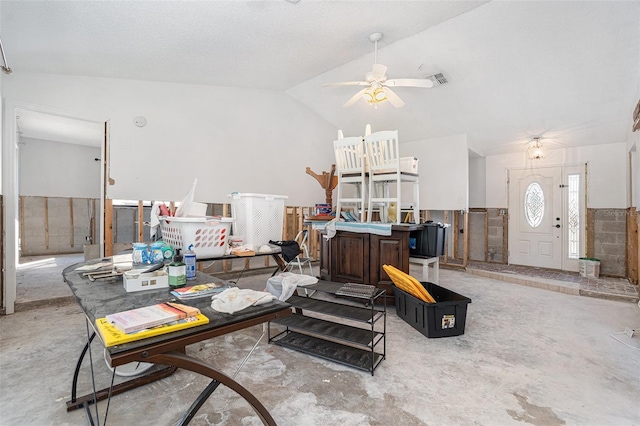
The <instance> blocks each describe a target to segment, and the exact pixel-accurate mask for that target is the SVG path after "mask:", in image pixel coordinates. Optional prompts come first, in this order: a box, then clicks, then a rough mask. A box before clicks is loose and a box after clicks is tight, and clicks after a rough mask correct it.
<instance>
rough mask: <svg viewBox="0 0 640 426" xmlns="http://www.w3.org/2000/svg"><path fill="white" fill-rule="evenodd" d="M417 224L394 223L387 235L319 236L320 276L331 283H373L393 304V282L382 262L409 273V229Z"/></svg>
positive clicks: (340, 232) (345, 232) (338, 234)
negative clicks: (328, 238) (329, 237)
mask: <svg viewBox="0 0 640 426" xmlns="http://www.w3.org/2000/svg"><path fill="white" fill-rule="evenodd" d="M414 229H417V225H394V226H393V227H392V229H391V235H390V236H382V235H376V234H368V233H356V232H347V231H337V232H336V235H335V236H334V237H333V238H331V239H330V240H327V239H325V238H322V239H321V241H322V242H321V249H320V278H321V279H323V280H327V281H334V282H341V283H346V282H353V283H361V284H369V285H375V286H376V287H378V288H381V289H383V290H385V291H386V298H387V303H388V304H393V303H394V294H393V285H392V283H391V279H390V278H389V276H388V275H387V273H386V272H385V271H384V269H382V265H392V266H395V267H396V268H398V269H400V270H401V271H404V272H407V273H409V232H410V231H413V230H414Z"/></svg>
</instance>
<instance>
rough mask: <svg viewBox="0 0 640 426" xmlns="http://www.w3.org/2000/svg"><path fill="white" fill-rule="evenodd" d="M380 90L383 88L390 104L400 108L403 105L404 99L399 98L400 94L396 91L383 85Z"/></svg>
mask: <svg viewBox="0 0 640 426" xmlns="http://www.w3.org/2000/svg"><path fill="white" fill-rule="evenodd" d="M382 90H384V94H385V95H386V96H387V99H388V100H389V102H391V105H393V106H394V107H396V108H402V107H403V106H404V101H403V100H402V99H400V96H398V95H396V92H394V91H393V90H391V89H389V88H388V87H384V88H383V89H382Z"/></svg>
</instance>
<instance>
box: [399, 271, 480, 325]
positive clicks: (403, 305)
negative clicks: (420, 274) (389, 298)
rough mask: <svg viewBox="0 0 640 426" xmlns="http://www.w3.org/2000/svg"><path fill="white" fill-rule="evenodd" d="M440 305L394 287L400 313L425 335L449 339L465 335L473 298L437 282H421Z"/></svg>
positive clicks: (408, 322)
mask: <svg viewBox="0 0 640 426" xmlns="http://www.w3.org/2000/svg"><path fill="white" fill-rule="evenodd" d="M421 284H422V285H423V286H424V288H426V289H427V291H428V292H429V293H430V294H431V296H433V298H434V299H435V300H436V303H426V302H423V301H422V300H420V299H417V298H415V297H413V296H412V295H410V294H409V293H406V292H404V291H402V290H400V289H399V288H397V287H394V289H393V294H394V297H395V305H396V313H397V314H398V316H399V317H400V318H402V319H403V320H404V321H405V322H406V323H407V324H409V325H410V326H412V327H413V328H415V329H416V330H418V331H419V332H420V333H422V334H424V335H425V336H427V337H429V338H431V337H449V336H459V335H461V334H464V327H465V323H466V320H467V305H468V304H469V303H471V299H469V298H468V297H465V296H462V295H460V294H458V293H455V292H453V291H451V290H448V289H446V288H444V287H440V286H439V285H437V284H433V283H426V282H423V283H421Z"/></svg>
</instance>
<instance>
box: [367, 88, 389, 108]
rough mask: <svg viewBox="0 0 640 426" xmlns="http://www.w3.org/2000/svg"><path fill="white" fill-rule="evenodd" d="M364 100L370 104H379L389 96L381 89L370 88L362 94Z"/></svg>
mask: <svg viewBox="0 0 640 426" xmlns="http://www.w3.org/2000/svg"><path fill="white" fill-rule="evenodd" d="M362 99H364V100H365V101H367V102H369V103H370V104H372V105H374V104H379V103H382V102H384V101H386V100H387V94H386V93H384V90H382V89H381V88H376V89H373V88H371V87H369V88H368V89H367V90H365V91H364V92H363V93H362Z"/></svg>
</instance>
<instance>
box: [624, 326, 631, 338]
mask: <svg viewBox="0 0 640 426" xmlns="http://www.w3.org/2000/svg"><path fill="white" fill-rule="evenodd" d="M624 334H626V335H627V336H628V337H633V330H632V329H630V328H629V327H625V328H624Z"/></svg>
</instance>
